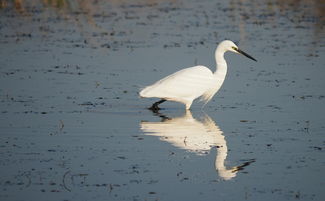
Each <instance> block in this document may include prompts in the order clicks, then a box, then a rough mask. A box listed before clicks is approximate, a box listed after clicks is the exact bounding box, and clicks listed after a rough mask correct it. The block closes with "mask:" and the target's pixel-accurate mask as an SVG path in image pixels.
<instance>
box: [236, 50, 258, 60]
mask: <svg viewBox="0 0 325 201" xmlns="http://www.w3.org/2000/svg"><path fill="white" fill-rule="evenodd" d="M234 50H236V51H237V52H238V53H239V54H242V55H244V56H246V57H248V58H250V59H251V60H254V61H257V60H256V59H254V58H253V57H252V56H251V55H249V54H247V53H246V52H244V51H243V50H241V49H239V48H236V49H234Z"/></svg>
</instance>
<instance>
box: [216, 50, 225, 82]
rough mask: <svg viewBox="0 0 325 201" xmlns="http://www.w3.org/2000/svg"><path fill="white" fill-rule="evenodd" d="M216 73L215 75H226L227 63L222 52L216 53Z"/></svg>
mask: <svg viewBox="0 0 325 201" xmlns="http://www.w3.org/2000/svg"><path fill="white" fill-rule="evenodd" d="M215 57H216V71H215V73H214V74H215V75H219V76H226V74H227V62H226V60H225V58H224V52H220V51H218V50H217V51H216V54H215Z"/></svg>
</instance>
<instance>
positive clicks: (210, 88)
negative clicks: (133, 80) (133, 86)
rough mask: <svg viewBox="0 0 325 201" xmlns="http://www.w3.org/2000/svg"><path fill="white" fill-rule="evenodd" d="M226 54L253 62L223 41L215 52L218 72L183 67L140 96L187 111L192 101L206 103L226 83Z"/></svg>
mask: <svg viewBox="0 0 325 201" xmlns="http://www.w3.org/2000/svg"><path fill="white" fill-rule="evenodd" d="M226 51H232V52H236V53H242V54H244V55H245V56H247V57H249V58H251V59H253V60H255V59H254V58H252V57H251V56H249V55H247V54H246V53H244V52H242V51H241V50H239V49H238V47H237V46H236V45H235V44H234V43H233V42H232V41H229V40H225V41H222V42H221V43H220V44H219V45H218V47H217V49H216V52H215V59H216V63H217V69H216V71H215V72H214V73H213V72H212V71H211V70H210V69H209V68H207V67H205V66H194V67H190V68H185V69H183V70H180V71H177V72H175V73H173V74H171V75H169V76H167V77H165V78H163V79H161V80H159V81H157V82H156V83H154V84H152V85H150V86H147V87H145V88H144V89H142V90H141V91H140V96H141V97H145V98H153V97H156V98H161V99H165V100H170V101H176V102H181V103H183V104H185V105H186V109H190V107H191V105H192V102H193V100H194V99H196V98H198V97H200V96H201V97H202V100H204V101H205V102H206V103H207V102H208V101H210V100H211V98H212V97H213V96H214V94H215V93H216V92H217V91H218V90H219V89H220V87H221V86H222V84H223V82H224V80H225V77H226V74H227V63H226V61H225V59H224V53H225V52H226Z"/></svg>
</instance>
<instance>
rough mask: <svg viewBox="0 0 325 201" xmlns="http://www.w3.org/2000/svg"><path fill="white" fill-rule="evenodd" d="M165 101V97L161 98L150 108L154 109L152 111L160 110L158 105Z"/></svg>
mask: <svg viewBox="0 0 325 201" xmlns="http://www.w3.org/2000/svg"><path fill="white" fill-rule="evenodd" d="M165 101H166V100H165V99H161V100H160V101H157V102H155V103H154V104H152V106H151V107H149V108H148V109H149V110H152V111H158V110H160V108H159V107H158V105H159V104H161V103H163V102H165Z"/></svg>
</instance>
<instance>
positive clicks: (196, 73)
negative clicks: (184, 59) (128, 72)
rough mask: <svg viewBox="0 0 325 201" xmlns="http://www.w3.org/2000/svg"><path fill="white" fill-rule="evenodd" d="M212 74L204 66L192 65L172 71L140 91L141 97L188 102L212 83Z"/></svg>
mask: <svg viewBox="0 0 325 201" xmlns="http://www.w3.org/2000/svg"><path fill="white" fill-rule="evenodd" d="M213 81H215V80H214V76H213V73H212V72H211V70H210V69H208V68H207V67H205V66H194V67H190V68H186V69H183V70H180V71H177V72H176V73H173V74H171V75H169V76H167V77H165V78H163V79H161V80H159V81H158V82H156V83H154V84H153V85H151V86H148V87H146V88H144V89H143V90H142V91H141V92H140V96H141V97H148V98H149V97H157V98H162V99H166V100H172V101H178V102H182V103H184V104H190V103H191V102H192V101H193V100H194V99H196V98H198V97H199V96H201V95H202V94H203V93H204V92H206V91H207V90H208V89H209V88H210V87H211V85H212V84H213Z"/></svg>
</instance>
